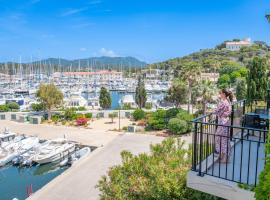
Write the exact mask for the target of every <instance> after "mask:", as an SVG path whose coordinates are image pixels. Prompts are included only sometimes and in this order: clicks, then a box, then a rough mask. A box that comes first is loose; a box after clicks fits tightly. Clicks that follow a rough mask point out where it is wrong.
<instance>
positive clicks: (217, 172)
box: [206, 137, 265, 185]
mask: <svg viewBox="0 0 270 200" xmlns="http://www.w3.org/2000/svg"><path fill="white" fill-rule="evenodd" d="M241 155H242V157H241ZM210 157H211V156H210ZM210 157H208V159H209V161H210V160H213V158H210ZM264 157H265V153H264V144H263V143H259V142H258V138H257V137H249V140H243V142H241V141H239V142H237V143H235V145H233V147H232V149H231V153H230V158H229V162H228V163H227V164H223V163H220V162H219V159H214V160H216V162H215V163H214V165H212V166H211V167H209V168H208V169H207V171H206V173H207V174H209V175H214V176H218V177H221V178H225V179H229V180H234V181H237V182H241V183H246V184H249V185H255V180H256V182H257V181H258V176H259V174H260V172H261V171H262V170H263V168H264V163H265V161H264ZM208 166H209V165H208Z"/></svg>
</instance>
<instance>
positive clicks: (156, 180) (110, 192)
mask: <svg viewBox="0 0 270 200" xmlns="http://www.w3.org/2000/svg"><path fill="white" fill-rule="evenodd" d="M183 145H184V143H183V142H181V141H180V140H177V141H176V140H174V139H172V138H170V139H166V140H164V141H163V142H162V143H161V144H156V145H151V147H150V148H151V152H150V154H145V153H142V154H139V155H132V154H131V153H130V152H127V151H123V152H122V153H121V156H122V164H121V165H117V166H114V167H112V168H110V170H109V172H108V175H107V176H103V177H102V178H101V180H100V181H99V183H98V185H97V187H98V188H99V190H100V191H101V199H102V200H112V199H128V200H137V199H148V200H152V199H153V200H154V199H155V200H169V199H175V200H176V199H183V200H188V199H192V200H201V199H204V200H206V199H207V200H214V199H217V198H216V197H213V196H210V195H208V194H205V193H201V192H198V191H196V190H192V189H190V188H188V187H187V186H186V176H187V172H188V171H189V170H190V163H191V161H190V156H189V155H190V151H189V150H186V149H184V148H183Z"/></svg>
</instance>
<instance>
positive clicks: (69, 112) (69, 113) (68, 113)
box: [64, 108, 77, 120]
mask: <svg viewBox="0 0 270 200" xmlns="http://www.w3.org/2000/svg"><path fill="white" fill-rule="evenodd" d="M76 116H77V115H76V112H75V109H74V108H67V109H65V110H64V118H65V119H66V120H74V119H76Z"/></svg>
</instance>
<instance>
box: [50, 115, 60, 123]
mask: <svg viewBox="0 0 270 200" xmlns="http://www.w3.org/2000/svg"><path fill="white" fill-rule="evenodd" d="M51 120H52V121H53V122H59V121H60V115H58V114H55V115H52V117H51Z"/></svg>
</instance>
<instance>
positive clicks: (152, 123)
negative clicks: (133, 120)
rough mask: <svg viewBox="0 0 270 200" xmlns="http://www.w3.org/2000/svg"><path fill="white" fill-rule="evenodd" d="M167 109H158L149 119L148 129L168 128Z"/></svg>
mask: <svg viewBox="0 0 270 200" xmlns="http://www.w3.org/2000/svg"><path fill="white" fill-rule="evenodd" d="M166 125H167V124H166V111H165V110H157V111H156V112H153V113H152V114H151V115H150V116H149V118H148V119H147V128H146V130H163V129H165V128H166Z"/></svg>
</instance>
